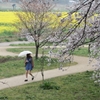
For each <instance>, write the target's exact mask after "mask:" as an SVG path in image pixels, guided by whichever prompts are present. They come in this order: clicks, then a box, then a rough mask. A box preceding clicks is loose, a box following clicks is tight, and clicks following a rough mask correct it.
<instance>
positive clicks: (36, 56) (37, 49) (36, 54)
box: [35, 46, 39, 59]
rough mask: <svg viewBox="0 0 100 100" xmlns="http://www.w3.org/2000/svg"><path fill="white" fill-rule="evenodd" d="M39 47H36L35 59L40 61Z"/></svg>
mask: <svg viewBox="0 0 100 100" xmlns="http://www.w3.org/2000/svg"><path fill="white" fill-rule="evenodd" d="M38 51H39V46H36V52H35V59H38Z"/></svg>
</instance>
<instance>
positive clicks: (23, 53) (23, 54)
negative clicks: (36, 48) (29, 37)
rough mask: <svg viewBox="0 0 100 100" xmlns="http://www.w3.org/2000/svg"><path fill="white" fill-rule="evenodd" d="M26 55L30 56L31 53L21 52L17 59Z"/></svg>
mask: <svg viewBox="0 0 100 100" xmlns="http://www.w3.org/2000/svg"><path fill="white" fill-rule="evenodd" d="M27 54H32V52H31V51H22V52H20V54H19V55H18V57H24V56H26V55H27Z"/></svg>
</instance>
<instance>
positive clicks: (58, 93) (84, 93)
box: [0, 72, 100, 100]
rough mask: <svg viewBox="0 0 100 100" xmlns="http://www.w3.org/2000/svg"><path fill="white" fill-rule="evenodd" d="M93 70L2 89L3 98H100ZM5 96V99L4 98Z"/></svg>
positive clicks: (0, 96)
mask: <svg viewBox="0 0 100 100" xmlns="http://www.w3.org/2000/svg"><path fill="white" fill-rule="evenodd" d="M91 74H92V72H84V73H78V74H74V75H66V76H61V77H57V78H52V79H48V80H46V81H45V83H44V87H45V88H43V87H41V85H43V84H42V82H35V83H29V84H26V85H23V86H18V87H14V88H9V89H4V90H1V91H0V98H1V100H100V87H99V86H98V85H95V84H94V82H93V80H91V79H90V77H91ZM4 98H5V99H4Z"/></svg>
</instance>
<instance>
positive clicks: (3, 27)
mask: <svg viewBox="0 0 100 100" xmlns="http://www.w3.org/2000/svg"><path fill="white" fill-rule="evenodd" d="M16 22H17V17H16V16H15V12H0V33H4V32H5V31H6V32H7V31H8V32H12V33H13V32H16V31H17V29H16V28H15V27H14V26H13V25H12V24H13V23H16Z"/></svg>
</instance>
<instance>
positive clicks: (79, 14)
mask: <svg viewBox="0 0 100 100" xmlns="http://www.w3.org/2000/svg"><path fill="white" fill-rule="evenodd" d="M68 10H70V11H69V12H68V15H66V16H65V17H64V18H63V19H61V23H65V24H63V25H62V26H61V27H60V29H58V30H57V31H56V34H55V35H53V36H51V38H50V41H52V42H53V44H54V45H61V46H62V44H64V46H65V48H62V49H61V48H60V50H59V51H58V52H57V53H56V54H58V55H57V56H59V57H57V58H59V59H60V61H62V62H64V60H65V58H63V57H64V56H66V58H67V59H66V60H69V59H71V54H72V52H73V51H74V50H75V49H76V48H78V47H80V46H82V45H84V44H87V45H88V46H89V51H90V55H89V56H90V60H89V61H90V62H91V61H92V59H95V60H96V61H97V63H96V64H94V66H95V71H94V73H93V76H92V78H93V79H94V80H95V82H96V83H99V84H100V0H77V2H75V5H73V7H70V8H69V9H68ZM73 14H74V15H75V18H76V20H77V21H76V22H75V23H72V22H71V21H72V20H73V18H72V15H73ZM58 17H59V16H58ZM66 21H69V22H68V23H67V24H66ZM66 27H67V28H66ZM66 29H67V30H66ZM50 54H54V53H53V52H51V53H50ZM56 54H54V55H56Z"/></svg>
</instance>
